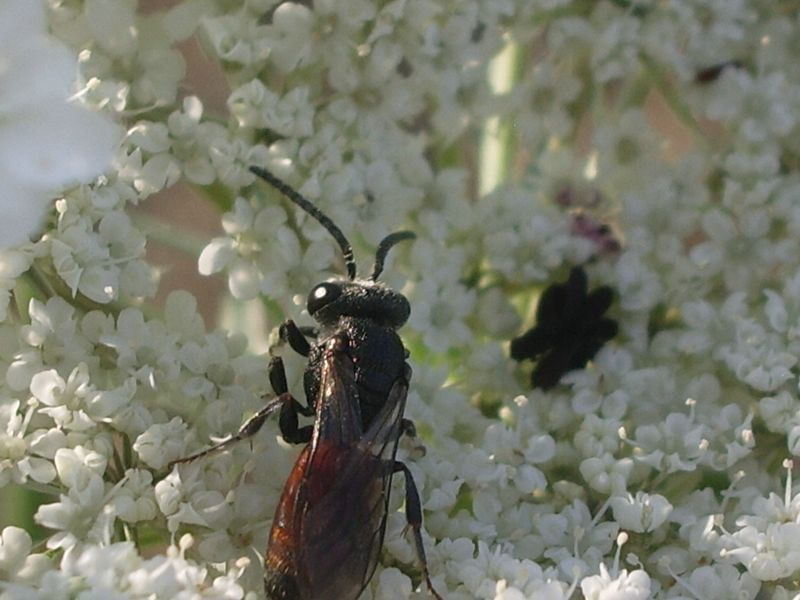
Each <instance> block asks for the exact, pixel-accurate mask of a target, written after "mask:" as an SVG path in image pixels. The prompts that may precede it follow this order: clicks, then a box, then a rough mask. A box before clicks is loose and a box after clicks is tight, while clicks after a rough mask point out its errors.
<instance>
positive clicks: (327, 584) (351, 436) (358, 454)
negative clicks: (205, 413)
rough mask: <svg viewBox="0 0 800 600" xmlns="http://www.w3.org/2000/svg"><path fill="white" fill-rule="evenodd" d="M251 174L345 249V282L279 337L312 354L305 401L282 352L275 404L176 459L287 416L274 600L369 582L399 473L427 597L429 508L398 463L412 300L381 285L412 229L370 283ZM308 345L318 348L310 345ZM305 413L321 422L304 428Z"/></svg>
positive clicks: (274, 372) (349, 599)
mask: <svg viewBox="0 0 800 600" xmlns="http://www.w3.org/2000/svg"><path fill="white" fill-rule="evenodd" d="M250 170H251V171H252V172H253V173H254V174H255V175H257V176H258V177H260V178H261V179H263V180H264V181H266V182H267V183H269V184H270V185H271V186H272V187H274V188H275V189H277V190H278V191H279V192H281V193H282V194H283V195H284V196H286V197H287V198H288V199H289V200H291V201H292V202H293V203H294V204H296V205H297V206H299V207H300V208H301V209H303V210H304V211H305V212H306V213H308V214H309V215H311V216H312V217H313V218H314V219H316V220H317V221H318V222H319V223H320V224H321V225H322V226H323V227H324V228H325V229H326V230H327V231H328V232H329V233H330V234H331V236H333V238H334V239H335V240H336V242H337V244H338V245H339V248H340V249H341V251H342V256H343V258H344V262H345V266H346V269H347V278H341V277H340V278H337V279H332V280H329V281H325V282H323V283H320V284H318V285H316V286H315V287H314V288H313V289H312V290H311V292H310V293H309V295H308V300H307V308H308V313H309V314H310V315H311V317H313V318H314V320H315V321H316V322H317V324H318V326H317V327H315V328H303V327H299V326H298V325H296V324H295V323H294V321H292V320H287V321H286V322H284V323H283V324H282V325H281V327H280V329H279V331H280V337H281V339H282V340H283V341H284V342H286V343H288V344H289V346H290V347H291V348H292V349H293V350H294V351H295V352H297V353H299V354H300V355H302V356H304V357H306V358H307V359H308V362H307V365H306V368H305V372H304V374H303V387H304V390H305V397H306V404H305V405H304V404H301V403H300V402H299V401H298V400H296V399H295V397H294V396H293V395H292V394H291V392H290V391H289V389H288V385H287V382H286V372H285V369H284V365H283V361H282V360H281V358H280V357H278V356H276V357H273V358H272V360H271V362H270V365H269V379H270V384H271V386H272V389H273V391H274V392H275V397H274V398H273V399H272V400H270V401H269V402H268V403H267V404H266V405H265V406H264V407H263V408H262V409H261V410H260V411H258V412H257V413H256V414H255V415H253V417H251V418H250V419H249V420H248V421H246V422H245V423H244V424H243V425H242V426H241V428H240V429H239V431H238V432H237V433H236V434H235V435H232V436H230V437H229V438H227V439H225V440H223V441H222V442H220V443H219V444H217V445H215V446H213V447H211V448H209V449H207V450H204V451H202V452H199V453H197V454H194V455H192V456H189V457H187V458H183V459H180V460H178V461H175V463H183V462H188V461H192V460H195V459H197V458H200V457H201V456H205V455H207V454H209V453H210V452H216V451H219V450H221V449H223V448H226V447H228V446H229V445H230V444H233V443H236V442H238V441H240V440H243V439H246V438H248V437H250V436H252V435H253V434H255V433H256V432H257V431H258V430H259V429H260V428H261V426H262V425H263V424H264V422H265V421H266V419H267V418H269V416H270V415H272V414H274V413H276V412H277V413H279V417H278V422H279V427H280V431H281V435H282V437H283V438H284V439H285V440H286V441H287V442H289V443H294V444H305V447H304V448H303V450H302V451H301V453H300V455H299V456H298V458H297V461H296V462H295V465H294V468H293V469H292V471H291V473H290V474H289V477H288V479H287V481H286V484H285V485H284V488H283V492H282V494H281V497H280V500H279V501H278V505H277V508H276V509H275V516H274V519H273V521H272V529H271V531H270V534H269V542H268V546H267V552H266V557H265V561H264V562H265V565H264V567H265V573H264V589H265V592H266V597H267V599H268V600H355V599H356V598H358V596H359V595H360V594H361V592H362V591H363V590H364V588H365V587H366V586H367V584H368V583H369V581H370V579H371V578H372V575H373V573H374V572H375V568H376V566H377V563H378V558H379V554H380V551H381V548H382V546H383V537H384V533H385V531H386V518H387V515H388V506H389V491H390V487H391V482H392V477H393V475H394V474H395V473H398V472H402V473H403V475H404V477H405V507H406V508H405V510H406V519H407V522H408V525H409V528H410V529H411V532H412V535H413V542H414V548H415V551H416V554H417V557H418V559H419V563H420V566H421V569H422V574H423V577H424V579H425V582H426V585H427V587H428V590H429V591H430V593H431V594H432V596H433V597H434V598H436V599H437V600H442V597H441V596H440V595H439V594H438V593H437V592H436V590H435V589H434V588H433V585H432V583H431V580H430V575H429V572H428V566H427V561H426V558H425V548H424V545H423V542H422V535H421V533H420V528H421V525H422V506H421V502H420V498H419V493H418V491H417V487H416V484H415V483H414V479H413V477H412V475H411V472H410V471H409V469H408V467H407V466H406V465H405V464H404V463H402V462H400V461H398V460H396V459H395V456H396V453H397V445H398V441H399V439H400V436H401V435H402V434H404V433H405V434H409V435H414V426H413V423H412V422H411V421H409V420H407V419H404V418H403V412H404V409H405V404H406V398H407V395H408V386H409V381H410V379H411V368H410V366H409V365H408V363H407V362H406V359H407V357H408V351H407V350H406V348H405V347H404V345H403V343H402V341H401V340H400V337H399V336H398V334H397V330H398V329H399V328H400V327H401V326H402V325H403V324H404V323H405V322H406V320H407V319H408V316H409V314H410V310H411V309H410V306H409V303H408V300H407V299H406V298H405V296H403V295H402V294H400V293H399V292H397V291H395V290H393V289H391V288H389V287H388V286H386V285H384V284H383V283H381V282H379V281H378V277H379V276H380V274H381V272H382V271H383V265H384V261H385V259H386V255H387V253H388V252H389V250H390V249H391V248H392V247H393V246H394V245H395V244H397V243H398V242H401V241H404V240H408V239H412V238H413V237H415V236H414V234H413V233H412V232H409V231H399V232H396V233H392V234H390V235H388V236H387V237H386V238H384V239H383V240H382V241H381V242H380V243H379V244H378V248H377V251H376V254H375V265H374V267H373V270H372V274H371V275H370V277H369V278H368V279H360V278H358V277H357V273H356V264H355V260H354V258H353V250H352V246H351V244H350V242H349V241H348V240H347V238H346V237H345V236H344V234H343V233H342V232H341V230H340V229H339V228H338V227H337V226H336V225H335V224H334V223H333V221H331V219H330V218H329V217H328V216H326V215H325V214H324V213H323V212H322V211H320V210H319V209H318V208H317V207H316V206H314V205H313V204H312V203H311V202H309V201H308V200H307V199H305V198H304V197H303V196H301V195H300V194H299V193H298V192H296V191H295V190H294V189H292V188H291V187H289V186H288V185H287V184H286V183H284V182H283V181H282V180H280V179H278V178H277V177H276V176H275V175H273V174H272V173H270V172H269V171H267V170H265V169H262V168H260V167H250ZM309 339H310V340H311V341H309ZM299 415H303V416H307V417H312V416H313V417H314V423H313V425H306V426H303V427H301V426H300V425H299V418H298V416H299Z"/></svg>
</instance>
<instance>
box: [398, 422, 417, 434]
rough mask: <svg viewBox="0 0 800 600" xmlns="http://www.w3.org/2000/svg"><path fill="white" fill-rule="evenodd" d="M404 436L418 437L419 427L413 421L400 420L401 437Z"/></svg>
mask: <svg viewBox="0 0 800 600" xmlns="http://www.w3.org/2000/svg"><path fill="white" fill-rule="evenodd" d="M404 434H405V435H407V436H408V437H410V438H415V437H417V426H416V425H414V421H412V420H411V419H400V435H404Z"/></svg>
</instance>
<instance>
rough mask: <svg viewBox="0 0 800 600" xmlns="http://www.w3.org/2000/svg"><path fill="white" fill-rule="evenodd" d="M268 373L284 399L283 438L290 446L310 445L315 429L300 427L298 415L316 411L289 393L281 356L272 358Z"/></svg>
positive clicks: (282, 407) (281, 418)
mask: <svg viewBox="0 0 800 600" xmlns="http://www.w3.org/2000/svg"><path fill="white" fill-rule="evenodd" d="M289 322H290V323H291V321H289ZM303 341H305V339H303ZM306 343H307V342H306ZM268 371H269V382H270V384H271V385H272V389H273V390H274V392H275V393H276V394H277V395H278V398H283V399H284V401H283V405H282V406H281V414H280V416H279V417H278V425H279V426H280V429H281V436H282V437H283V439H284V440H286V441H287V442H289V443H290V444H305V443H308V442H309V441H310V440H311V433H312V432H313V430H314V428H313V427H312V426H311V425H306V426H305V427H300V426H299V423H298V420H297V414H298V413H300V414H301V415H303V416H305V417H310V416H312V415H313V414H314V409H313V408H312V407H311V406H303V405H302V404H300V403H299V402H298V401H297V400H295V398H294V396H292V394H291V393H290V392H289V385H288V384H287V383H286V368H285V367H284V366H283V360H282V359H281V357H280V356H273V357H272V360H271V361H270V363H269V369H268Z"/></svg>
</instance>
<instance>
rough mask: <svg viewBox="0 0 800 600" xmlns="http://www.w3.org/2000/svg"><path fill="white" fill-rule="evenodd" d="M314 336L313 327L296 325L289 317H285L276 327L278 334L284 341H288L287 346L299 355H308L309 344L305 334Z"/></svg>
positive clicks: (315, 333)
mask: <svg viewBox="0 0 800 600" xmlns="http://www.w3.org/2000/svg"><path fill="white" fill-rule="evenodd" d="M309 335H310V336H311V337H316V335H317V332H316V330H315V329H313V328H308V327H298V326H297V324H296V323H295V322H294V321H292V320H291V319H287V320H286V321H284V322H283V323H281V326H280V327H279V328H278V336H279V337H280V338H281V340H283V341H284V342H288V343H289V346H290V347H291V348H292V350H294V351H295V352H297V353H298V354H299V355H300V356H305V357H308V353H309V352H311V344H309V343H308V340H307V339H306V337H307V336H309Z"/></svg>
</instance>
